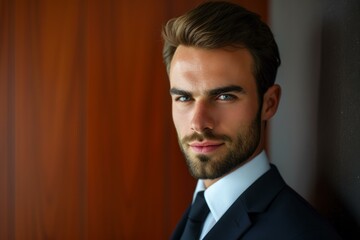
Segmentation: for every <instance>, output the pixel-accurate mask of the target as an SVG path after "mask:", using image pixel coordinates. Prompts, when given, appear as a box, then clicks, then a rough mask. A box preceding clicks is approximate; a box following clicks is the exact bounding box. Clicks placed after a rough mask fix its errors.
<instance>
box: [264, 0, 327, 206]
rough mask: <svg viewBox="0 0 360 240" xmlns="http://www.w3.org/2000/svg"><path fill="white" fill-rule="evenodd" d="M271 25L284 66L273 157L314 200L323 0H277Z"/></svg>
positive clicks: (272, 125)
mask: <svg viewBox="0 0 360 240" xmlns="http://www.w3.org/2000/svg"><path fill="white" fill-rule="evenodd" d="M270 25H271V28H272V30H273V33H274V35H275V39H276V41H277V43H278V46H279V50H280V57H281V59H282V65H281V66H280V69H279V72H278V77H277V80H276V81H277V83H278V84H280V85H281V87H282V98H281V103H280V107H279V111H278V113H277V114H276V116H275V117H274V118H273V120H272V121H271V123H270V138H269V155H270V159H271V161H272V162H273V163H275V164H276V165H277V167H278V168H279V170H280V172H281V174H282V176H283V177H284V179H285V181H286V182H287V183H288V184H289V185H290V186H292V187H293V188H294V189H295V190H296V191H297V192H299V193H300V194H301V195H303V196H304V197H305V198H307V199H308V200H310V201H311V191H312V188H313V187H314V181H315V174H316V167H317V166H316V162H317V161H316V157H317V152H316V151H317V134H316V133H317V109H318V108H317V107H318V86H319V75H320V49H321V46H320V43H321V39H320V37H321V1H312V0H302V1H298V0H272V1H270Z"/></svg>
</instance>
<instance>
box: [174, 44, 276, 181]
mask: <svg viewBox="0 0 360 240" xmlns="http://www.w3.org/2000/svg"><path fill="white" fill-rule="evenodd" d="M169 78H170V94H171V96H172V115H173V121H174V124H175V128H176V131H177V134H178V138H179V144H180V148H181V150H182V151H183V153H184V155H185V157H186V161H187V164H188V167H189V170H190V173H191V174H192V175H193V176H194V177H196V178H202V179H205V180H204V183H205V186H206V187H209V186H210V185H211V184H213V183H214V182H216V181H217V180H218V179H219V178H221V177H223V176H225V175H226V174H228V173H230V172H231V171H233V170H235V169H236V168H238V167H240V166H241V165H242V164H244V163H245V162H247V161H249V160H251V159H252V158H254V157H255V156H256V155H258V154H259V153H260V152H261V151H262V150H263V148H264V128H265V121H267V120H269V119H270V118H271V117H272V116H273V115H274V114H275V112H276V110H277V106H278V102H279V99H280V87H279V86H278V85H274V86H272V87H271V88H269V90H268V91H267V92H266V93H265V95H264V98H263V102H262V104H260V103H259V96H258V92H257V86H256V81H255V77H254V74H253V57H252V55H251V54H250V52H249V51H248V50H247V49H246V48H240V49H231V50H230V49H211V50H208V49H201V48H195V47H187V46H182V45H180V46H179V47H178V48H177V50H176V52H175V54H174V56H173V59H172V62H171V65H170V71H169Z"/></svg>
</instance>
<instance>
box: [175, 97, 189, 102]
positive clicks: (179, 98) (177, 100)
mask: <svg viewBox="0 0 360 240" xmlns="http://www.w3.org/2000/svg"><path fill="white" fill-rule="evenodd" d="M190 100H191V98H190V97H189V96H179V97H176V98H175V101H176V102H189V101H190Z"/></svg>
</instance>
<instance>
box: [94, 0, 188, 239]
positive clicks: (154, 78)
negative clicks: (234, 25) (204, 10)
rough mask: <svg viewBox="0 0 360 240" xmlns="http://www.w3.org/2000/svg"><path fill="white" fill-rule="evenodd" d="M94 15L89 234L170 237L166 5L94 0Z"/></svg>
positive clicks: (172, 155) (172, 156)
mask: <svg viewBox="0 0 360 240" xmlns="http://www.w3.org/2000/svg"><path fill="white" fill-rule="evenodd" d="M165 6H166V5H165ZM88 15H89V24H88V27H89V29H88V34H89V37H88V39H89V45H88V57H89V58H88V59H89V73H88V76H89V88H88V124H87V126H88V156H89V165H88V169H89V179H88V182H89V198H88V199H89V202H88V206H89V210H88V213H89V220H88V221H89V236H90V237H91V238H93V239H99V238H101V236H103V237H105V238H108V239H141V238H144V237H145V238H146V236H147V234H148V233H151V236H152V238H154V239H166V238H167V237H168V235H169V228H170V226H169V221H168V219H169V216H170V214H172V209H173V207H172V202H171V201H170V196H169V191H170V189H169V188H171V185H172V184H171V180H172V172H169V170H168V168H169V166H170V165H171V164H172V162H173V161H174V160H176V158H177V157H178V158H179V157H180V153H179V152H178V151H175V152H172V149H175V148H177V142H176V137H175V132H174V130H173V127H172V121H171V111H170V97H169V94H168V88H169V86H168V80H167V77H166V74H165V69H164V66H163V64H162V59H161V48H162V43H161V37H160V32H161V25H162V23H163V22H164V19H165V17H164V16H165V15H166V11H165V9H164V4H154V3H153V2H151V1H148V2H144V1H133V0H132V1H131V0H128V1H118V2H114V1H103V2H102V4H101V5H99V4H98V2H97V1H93V2H91V4H90V5H89V14H88ZM176 165H181V167H180V169H179V168H178V169H176V170H177V172H182V173H183V174H182V176H185V177H183V181H184V183H186V182H190V181H191V182H193V180H192V179H191V178H190V177H189V176H188V174H187V171H186V168H185V166H184V165H183V161H182V160H181V161H178V164H176ZM173 187H174V186H173ZM186 191H187V193H188V195H190V194H191V191H192V189H191V188H190V189H188V190H186ZM182 199H183V198H176V199H173V202H175V204H176V202H184V204H187V203H186V202H187V201H183V200H182ZM169 209H171V210H170V211H169ZM180 211H182V209H180ZM139 227H140V228H139Z"/></svg>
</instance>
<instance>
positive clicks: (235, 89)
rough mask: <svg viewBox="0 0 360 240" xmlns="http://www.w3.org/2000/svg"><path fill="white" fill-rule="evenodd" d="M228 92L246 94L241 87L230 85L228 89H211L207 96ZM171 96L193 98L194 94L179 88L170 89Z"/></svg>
mask: <svg viewBox="0 0 360 240" xmlns="http://www.w3.org/2000/svg"><path fill="white" fill-rule="evenodd" d="M228 92H244V89H243V88H242V87H240V86H237V85H230V86H226V87H220V88H214V89H211V90H209V91H207V95H209V96H217V95H220V94H223V93H228ZM170 94H171V95H184V96H191V95H192V93H191V92H189V91H185V90H181V89H178V88H171V89H170Z"/></svg>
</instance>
